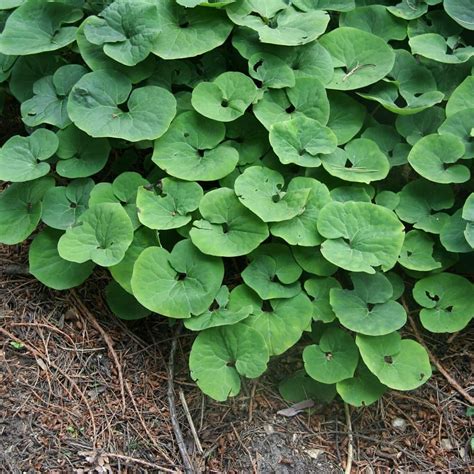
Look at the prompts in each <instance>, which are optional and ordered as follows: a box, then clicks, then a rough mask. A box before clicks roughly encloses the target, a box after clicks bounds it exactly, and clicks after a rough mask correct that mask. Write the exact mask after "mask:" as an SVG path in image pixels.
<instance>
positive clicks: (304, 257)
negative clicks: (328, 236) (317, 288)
mask: <svg viewBox="0 0 474 474" xmlns="http://www.w3.org/2000/svg"><path fill="white" fill-rule="evenodd" d="M292 252H293V256H294V257H295V260H296V261H297V262H298V265H299V266H300V267H301V268H302V269H303V270H304V271H305V272H308V273H311V274H312V275H318V276H330V275H333V274H334V273H335V272H336V270H337V267H336V265H333V264H332V263H331V262H328V261H327V260H326V259H325V258H324V257H323V255H322V254H321V250H320V249H319V248H312V247H292Z"/></svg>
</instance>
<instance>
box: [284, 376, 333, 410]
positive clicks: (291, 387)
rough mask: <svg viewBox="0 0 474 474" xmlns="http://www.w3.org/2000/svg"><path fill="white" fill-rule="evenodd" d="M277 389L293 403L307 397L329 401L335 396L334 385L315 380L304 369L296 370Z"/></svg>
mask: <svg viewBox="0 0 474 474" xmlns="http://www.w3.org/2000/svg"><path fill="white" fill-rule="evenodd" d="M278 390H279V392H280V395H281V396H282V397H283V398H284V399H285V400H286V401H287V402H293V403H298V402H302V401H304V400H309V399H311V400H317V401H318V402H324V403H329V402H331V401H332V400H333V399H334V397H335V396H336V387H335V386H334V385H332V384H325V383H321V382H316V380H314V379H312V378H311V377H310V376H309V375H308V374H307V373H306V372H305V371H304V370H298V371H297V372H296V373H295V374H294V375H292V376H291V377H288V378H286V379H284V380H283V381H282V382H281V383H280V385H279V386H278Z"/></svg>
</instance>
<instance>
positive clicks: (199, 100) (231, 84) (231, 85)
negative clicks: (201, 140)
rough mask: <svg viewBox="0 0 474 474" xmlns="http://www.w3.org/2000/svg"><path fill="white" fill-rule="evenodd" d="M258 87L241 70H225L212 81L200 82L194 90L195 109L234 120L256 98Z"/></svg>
mask: <svg viewBox="0 0 474 474" xmlns="http://www.w3.org/2000/svg"><path fill="white" fill-rule="evenodd" d="M256 95H257V88H256V87H255V84H254V83H253V81H252V80H251V79H250V78H249V77H248V76H246V75H245V74H242V73H241V72H225V73H223V74H221V75H220V76H218V77H216V78H215V79H214V80H213V81H212V82H200V83H199V84H198V85H197V86H196V87H195V88H194V90H193V95H192V99H191V103H192V105H193V107H194V109H195V110H196V111H197V112H199V113H200V114H201V115H204V116H205V117H207V118H210V119H213V120H217V121H219V122H232V121H233V120H235V119H237V118H239V117H241V116H242V115H244V113H245V111H246V110H247V108H248V107H249V105H250V104H251V103H252V102H253V101H254V100H255V97H256Z"/></svg>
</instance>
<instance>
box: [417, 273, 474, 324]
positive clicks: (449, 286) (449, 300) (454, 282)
mask: <svg viewBox="0 0 474 474" xmlns="http://www.w3.org/2000/svg"><path fill="white" fill-rule="evenodd" d="M473 294H474V286H473V285H472V283H471V282H470V281H469V280H467V279H466V278H463V277H462V276H459V275H455V274H452V273H439V274H437V275H432V276H428V277H426V278H423V279H422V280H418V281H417V282H416V283H415V287H414V288H413V298H414V299H415V301H416V302H417V303H418V304H419V305H421V306H423V309H422V310H421V311H420V321H421V324H423V326H424V327H425V328H426V329H428V331H431V332H435V333H446V332H448V333H453V332H457V331H461V330H462V329H464V328H465V327H466V326H467V325H468V324H469V322H470V321H471V319H472V318H473V317H474V299H473V298H472V295H473Z"/></svg>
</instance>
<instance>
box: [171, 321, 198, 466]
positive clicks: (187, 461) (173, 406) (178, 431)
mask: <svg viewBox="0 0 474 474" xmlns="http://www.w3.org/2000/svg"><path fill="white" fill-rule="evenodd" d="M181 329H182V326H181V324H180V323H178V326H177V328H176V332H175V335H174V337H173V341H172V343H171V350H170V357H169V360H168V405H169V410H170V416H171V424H172V425H173V432H174V436H175V438H176V442H177V443H178V448H179V452H180V454H181V458H182V460H183V463H184V470H185V472H186V473H190V474H192V473H194V472H195V469H194V468H193V465H192V463H191V459H190V457H189V454H188V451H187V449H186V444H185V443H184V439H183V433H182V432H181V428H180V427H179V422H178V416H177V414H176V404H175V400H174V357H175V354H176V346H177V345H178V336H179V334H180V333H181Z"/></svg>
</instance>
